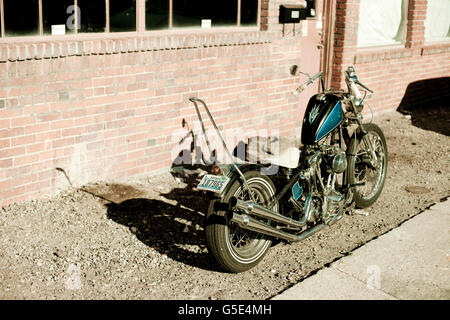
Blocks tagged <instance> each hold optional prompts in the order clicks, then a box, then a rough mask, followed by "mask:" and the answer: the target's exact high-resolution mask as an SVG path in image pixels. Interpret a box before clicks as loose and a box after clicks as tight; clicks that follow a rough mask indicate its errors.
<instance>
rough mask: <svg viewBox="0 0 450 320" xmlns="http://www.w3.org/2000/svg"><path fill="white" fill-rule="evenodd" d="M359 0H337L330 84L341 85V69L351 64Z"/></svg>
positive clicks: (355, 43)
mask: <svg viewBox="0 0 450 320" xmlns="http://www.w3.org/2000/svg"><path fill="white" fill-rule="evenodd" d="M358 21H359V0H337V3H336V23H335V30H334V34H335V35H334V54H333V73H332V80H331V86H332V88H333V89H336V90H338V89H340V88H342V86H343V83H344V82H343V79H344V78H343V73H342V71H343V70H345V69H346V68H347V66H349V65H351V64H353V59H354V56H355V53H356V45H357V42H358Z"/></svg>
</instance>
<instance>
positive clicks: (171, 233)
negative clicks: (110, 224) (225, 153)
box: [83, 141, 248, 272]
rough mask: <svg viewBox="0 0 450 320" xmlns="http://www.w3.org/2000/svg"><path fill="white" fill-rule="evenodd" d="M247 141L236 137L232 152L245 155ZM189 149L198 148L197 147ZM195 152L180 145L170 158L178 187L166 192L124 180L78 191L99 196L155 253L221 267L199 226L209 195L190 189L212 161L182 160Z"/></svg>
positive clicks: (205, 266)
mask: <svg viewBox="0 0 450 320" xmlns="http://www.w3.org/2000/svg"><path fill="white" fill-rule="evenodd" d="M247 146H248V145H247V143H244V142H243V141H239V142H238V144H237V145H236V147H235V148H234V149H233V151H232V153H233V154H234V156H235V157H237V158H241V160H248V159H247V158H246V156H245V155H246V150H247V149H246V148H247ZM195 152H197V153H198V152H200V154H201V150H198V149H197V150H195ZM195 152H194V150H193V149H191V150H188V149H186V150H182V151H181V152H180V153H179V154H178V156H177V157H176V159H175V160H174V161H173V164H172V168H171V171H170V173H171V175H172V177H173V179H174V180H176V181H177V184H178V185H180V187H175V188H172V189H171V190H170V191H169V192H166V193H164V192H159V194H155V193H150V194H149V193H147V192H145V190H139V189H138V188H135V187H134V186H131V185H124V184H109V185H107V186H106V188H105V186H102V187H101V188H95V186H94V187H90V188H84V189H83V191H85V192H88V193H90V194H91V195H94V196H96V197H98V198H101V199H103V200H105V201H106V204H105V206H106V208H107V217H108V218H109V219H111V220H113V221H114V222H116V223H119V224H121V225H123V226H125V227H127V228H129V229H130V231H131V232H132V233H134V234H135V236H136V238H137V239H138V240H139V241H141V242H142V243H144V244H145V245H146V246H148V247H151V248H153V249H155V250H156V251H158V252H159V253H160V254H161V255H166V256H167V257H168V258H170V259H173V260H175V261H178V262H180V263H183V264H186V265H190V266H192V267H196V268H200V269H204V270H209V271H217V272H223V270H222V269H220V267H219V266H218V264H217V263H216V261H215V260H214V258H213V257H212V255H211V254H210V253H208V251H207V246H206V240H205V231H204V228H205V224H206V213H207V210H208V206H209V201H210V198H209V197H208V196H207V194H205V193H203V192H202V191H197V190H195V189H194V188H195V187H196V186H197V185H198V183H199V181H200V179H201V177H202V176H203V175H204V174H206V173H209V171H210V169H211V167H212V166H211V165H204V164H190V163H187V164H186V163H185V162H183V161H184V160H186V159H193V158H195ZM214 154H215V153H214V152H213V154H212V155H213V156H214ZM197 160H198V159H197ZM209 160H211V159H209ZM212 160H214V159H212ZM172 185H173V183H172ZM157 187H161V186H157Z"/></svg>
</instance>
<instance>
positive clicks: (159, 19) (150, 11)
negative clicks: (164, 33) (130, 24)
mask: <svg viewBox="0 0 450 320" xmlns="http://www.w3.org/2000/svg"><path fill="white" fill-rule="evenodd" d="M169 2H170V1H169V0H146V1H145V29H146V30H160V29H167V28H169V19H170V16H169V14H170V6H169V5H170V3H169Z"/></svg>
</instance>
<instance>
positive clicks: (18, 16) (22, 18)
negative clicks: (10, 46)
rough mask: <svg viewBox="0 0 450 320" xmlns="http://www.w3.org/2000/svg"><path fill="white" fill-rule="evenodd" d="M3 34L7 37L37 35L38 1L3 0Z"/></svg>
mask: <svg viewBox="0 0 450 320" xmlns="http://www.w3.org/2000/svg"><path fill="white" fill-rule="evenodd" d="M3 10H4V14H3V17H4V31H3V32H4V34H5V35H6V36H7V37H15V36H26V35H39V1H38V0H29V1H27V3H26V5H24V3H23V2H22V1H17V0H3Z"/></svg>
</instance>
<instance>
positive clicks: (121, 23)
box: [109, 0, 136, 32]
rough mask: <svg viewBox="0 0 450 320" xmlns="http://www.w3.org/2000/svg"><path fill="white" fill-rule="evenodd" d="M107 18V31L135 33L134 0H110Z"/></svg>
mask: <svg viewBox="0 0 450 320" xmlns="http://www.w3.org/2000/svg"><path fill="white" fill-rule="evenodd" d="M109 17H110V18H109V19H110V20H109V31H111V32H124V31H136V0H110V1H109Z"/></svg>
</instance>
